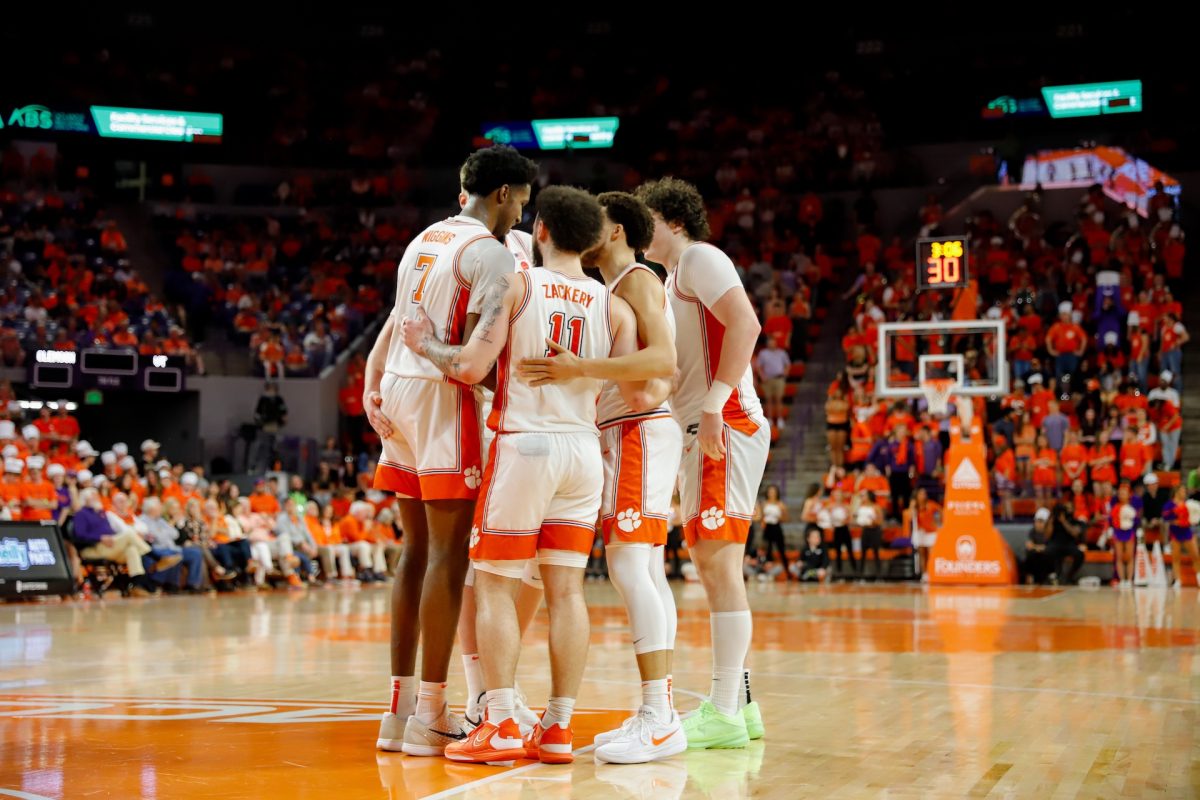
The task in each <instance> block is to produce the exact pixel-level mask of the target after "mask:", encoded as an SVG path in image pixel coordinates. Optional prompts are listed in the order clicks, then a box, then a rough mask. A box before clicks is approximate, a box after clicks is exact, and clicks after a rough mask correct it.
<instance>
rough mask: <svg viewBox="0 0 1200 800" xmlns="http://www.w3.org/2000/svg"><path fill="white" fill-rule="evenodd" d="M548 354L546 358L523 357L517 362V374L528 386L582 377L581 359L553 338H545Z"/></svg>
mask: <svg viewBox="0 0 1200 800" xmlns="http://www.w3.org/2000/svg"><path fill="white" fill-rule="evenodd" d="M546 347H547V348H549V351H550V355H549V356H548V357H546V358H523V359H521V361H520V362H518V363H517V375H518V376H519V377H520V378H521V380H523V381H525V383H527V384H529V385H530V386H544V385H546V384H548V383H562V382H563V381H569V380H572V379H573V378H582V377H584V374H583V359H581V358H580V357H579V356H577V355H575V354H574V353H572V352H571V351H570V350H568V349H567V348H565V347H563V346H562V345H561V344H559V343H558V342H556V341H554V340H553V339H549V338H547V339H546Z"/></svg>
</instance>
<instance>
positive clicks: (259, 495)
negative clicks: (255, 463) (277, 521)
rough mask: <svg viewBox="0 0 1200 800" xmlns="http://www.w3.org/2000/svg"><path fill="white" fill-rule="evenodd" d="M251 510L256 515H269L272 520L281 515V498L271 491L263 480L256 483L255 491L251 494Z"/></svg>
mask: <svg viewBox="0 0 1200 800" xmlns="http://www.w3.org/2000/svg"><path fill="white" fill-rule="evenodd" d="M250 510H251V511H252V512H254V513H255V514H268V515H270V516H271V517H272V518H274V517H276V516H278V515H279V512H280V506H279V498H277V497H276V496H275V495H274V494H273V493H272V492H271V491H270V488H269V487H268V486H267V481H266V480H265V479H263V478H259V479H258V480H257V481H255V483H254V491H253V492H252V493H251V494H250Z"/></svg>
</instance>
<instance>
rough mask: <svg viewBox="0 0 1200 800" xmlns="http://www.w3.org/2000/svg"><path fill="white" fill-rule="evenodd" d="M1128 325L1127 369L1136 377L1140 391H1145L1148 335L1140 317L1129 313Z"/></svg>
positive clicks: (1146, 387) (1147, 377)
mask: <svg viewBox="0 0 1200 800" xmlns="http://www.w3.org/2000/svg"><path fill="white" fill-rule="evenodd" d="M1127 321H1128V324H1129V369H1130V371H1131V372H1133V374H1134V375H1136V376H1137V381H1138V385H1139V386H1140V387H1141V390H1142V391H1143V392H1144V391H1146V390H1147V389H1148V388H1149V386H1148V383H1147V382H1148V380H1149V376H1150V335H1149V334H1147V333H1146V330H1145V328H1143V327H1142V315H1141V314H1139V313H1138V312H1136V311H1130V312H1129V317H1128V318H1127Z"/></svg>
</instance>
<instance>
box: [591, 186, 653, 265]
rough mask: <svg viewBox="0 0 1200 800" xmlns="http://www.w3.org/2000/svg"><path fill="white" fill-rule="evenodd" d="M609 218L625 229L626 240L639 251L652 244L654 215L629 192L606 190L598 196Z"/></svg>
mask: <svg viewBox="0 0 1200 800" xmlns="http://www.w3.org/2000/svg"><path fill="white" fill-rule="evenodd" d="M596 199H597V200H599V201H600V205H601V206H603V207H604V212H605V213H606V214H608V218H609V219H611V220H612V221H613V222H615V223H616V224H618V225H620V226H621V227H622V228H623V229H624V231H625V241H626V242H627V243H628V244H629V246H630V247H632V248H633V249H634V250H637V251H638V252H642V251H644V250H645V249H646V248H647V247H649V246H650V240H651V239H653V238H654V217H652V216H650V209H648V208H646V204H645V203H643V202H642V201H641V200H638V199H637V198H636V197H634V196H633V195H631V194H629V192H605V193H604V194H602V195H600V196H598V197H597V198H596Z"/></svg>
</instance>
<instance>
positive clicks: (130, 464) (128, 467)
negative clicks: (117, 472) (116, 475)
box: [117, 456, 138, 477]
mask: <svg viewBox="0 0 1200 800" xmlns="http://www.w3.org/2000/svg"><path fill="white" fill-rule="evenodd" d="M117 466H118V467H120V469H121V471H122V472H124V473H125V474H127V475H133V476H135V477H136V476H137V474H138V467H137V459H136V458H134V457H133V456H122V457H121V458H120V460H118V461H117Z"/></svg>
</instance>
